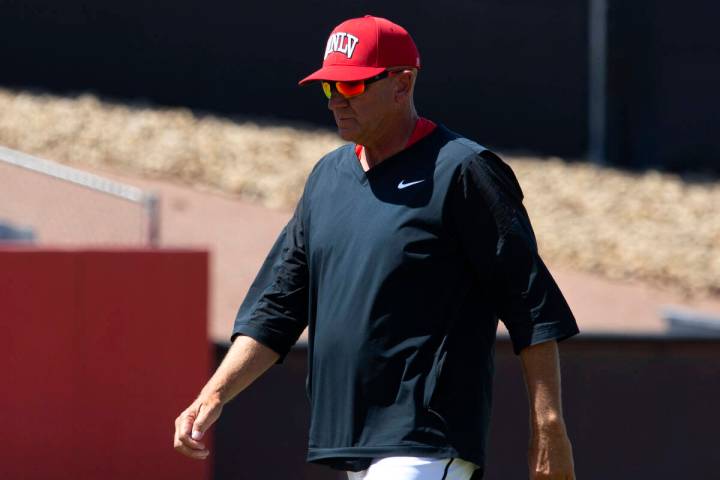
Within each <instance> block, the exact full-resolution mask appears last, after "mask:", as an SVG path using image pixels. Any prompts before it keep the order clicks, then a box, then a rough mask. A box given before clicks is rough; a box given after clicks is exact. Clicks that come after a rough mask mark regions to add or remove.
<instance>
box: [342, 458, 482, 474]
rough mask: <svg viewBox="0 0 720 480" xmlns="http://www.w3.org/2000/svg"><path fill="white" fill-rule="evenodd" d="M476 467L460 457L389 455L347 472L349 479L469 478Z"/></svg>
mask: <svg viewBox="0 0 720 480" xmlns="http://www.w3.org/2000/svg"><path fill="white" fill-rule="evenodd" d="M475 468H477V467H476V466H475V464H474V463H470V462H466V461H465V460H461V459H459V458H428V457H387V458H378V459H377V460H373V462H372V464H371V465H370V468H368V469H367V470H363V471H361V472H347V474H348V480H469V479H470V477H471V476H472V474H473V471H474V470H475Z"/></svg>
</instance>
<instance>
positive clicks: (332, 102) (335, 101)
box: [328, 88, 348, 110]
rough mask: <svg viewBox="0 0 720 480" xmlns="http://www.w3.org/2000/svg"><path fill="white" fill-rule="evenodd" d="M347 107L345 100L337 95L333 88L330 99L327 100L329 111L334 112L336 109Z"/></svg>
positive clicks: (340, 95)
mask: <svg viewBox="0 0 720 480" xmlns="http://www.w3.org/2000/svg"><path fill="white" fill-rule="evenodd" d="M347 105H348V100H347V98H345V97H344V96H342V94H340V93H338V91H337V90H335V89H334V88H333V89H332V93H331V95H330V98H329V99H328V108H329V109H330V110H334V109H336V108H343V107H347Z"/></svg>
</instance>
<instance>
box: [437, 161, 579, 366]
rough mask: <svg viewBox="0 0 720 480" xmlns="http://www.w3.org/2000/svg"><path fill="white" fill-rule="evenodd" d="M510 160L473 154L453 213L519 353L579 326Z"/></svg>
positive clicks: (453, 202)
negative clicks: (540, 247)
mask: <svg viewBox="0 0 720 480" xmlns="http://www.w3.org/2000/svg"><path fill="white" fill-rule="evenodd" d="M522 201H523V193H522V189H521V188H520V185H519V184H518V181H517V179H516V177H515V174H514V173H513V171H512V169H511V168H510V166H509V165H507V164H506V163H505V162H503V161H502V159H500V158H499V157H498V156H497V155H495V154H494V153H492V152H491V151H489V150H484V151H482V152H481V153H477V154H476V155H474V156H473V157H471V158H469V159H468V160H467V161H466V162H465V163H464V164H463V167H462V170H461V172H460V173H459V175H458V179H457V182H456V184H455V189H454V192H453V196H452V199H451V213H452V218H453V223H454V226H455V229H456V230H457V232H458V235H459V237H460V245H461V248H462V249H463V251H464V252H465V254H466V257H467V258H468V260H469V261H470V263H471V264H472V267H473V268H474V269H475V270H476V271H477V272H478V274H479V275H480V276H481V278H484V279H487V282H488V288H490V289H491V292H492V294H491V296H492V298H493V301H494V304H495V310H496V313H497V315H498V317H499V318H500V319H501V320H502V321H503V323H504V324H505V326H506V327H507V329H508V332H509V333H510V339H511V341H512V344H513V350H514V351H515V353H516V354H518V353H520V351H521V350H522V349H524V348H525V347H527V346H530V345H534V344H537V343H541V342H544V341H547V340H557V341H560V340H563V339H565V338H568V337H570V336H572V335H575V334H577V333H578V332H579V330H578V327H577V323H576V321H575V318H574V316H573V314H572V311H571V310H570V307H569V306H568V304H567V302H566V301H565V298H564V297H563V294H562V293H561V291H560V288H559V287H558V285H557V283H556V282H555V280H554V279H553V277H552V275H551V274H550V272H549V270H548V269H547V267H546V265H545V263H544V262H543V260H542V258H541V257H540V255H539V253H538V247H537V242H536V239H535V234H534V232H533V229H532V225H531V223H530V219H529V217H528V214H527V211H526V210H525V207H524V206H523V204H522Z"/></svg>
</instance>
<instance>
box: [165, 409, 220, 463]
mask: <svg viewBox="0 0 720 480" xmlns="http://www.w3.org/2000/svg"><path fill="white" fill-rule="evenodd" d="M222 408H223V404H222V402H220V400H219V399H218V398H217V397H214V396H210V397H202V396H201V397H198V399H197V400H195V401H194V402H193V403H192V404H191V405H190V406H189V407H188V408H186V409H185V410H184V411H183V412H182V413H181V414H180V416H178V418H177V419H175V438H174V441H173V445H174V447H175V450H177V451H178V452H179V453H182V454H183V455H185V456H188V457H190V458H196V459H198V460H204V459H206V458H207V456H208V455H209V454H210V452H209V451H208V449H207V448H206V447H205V444H204V443H202V442H201V441H200V440H201V439H202V437H203V436H204V435H205V432H206V431H207V430H208V428H210V426H211V425H212V424H213V423H215V422H216V421H217V419H218V418H220V413H221V412H222Z"/></svg>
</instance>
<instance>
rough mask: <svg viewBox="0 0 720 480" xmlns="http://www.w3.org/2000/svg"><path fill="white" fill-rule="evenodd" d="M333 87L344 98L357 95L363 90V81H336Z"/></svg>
mask: <svg viewBox="0 0 720 480" xmlns="http://www.w3.org/2000/svg"><path fill="white" fill-rule="evenodd" d="M335 88H337V91H338V92H339V93H340V94H342V95H343V96H344V97H345V98H350V97H357V96H358V95H360V94H361V93H363V92H364V91H365V82H364V81H362V80H361V81H359V82H337V83H335Z"/></svg>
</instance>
